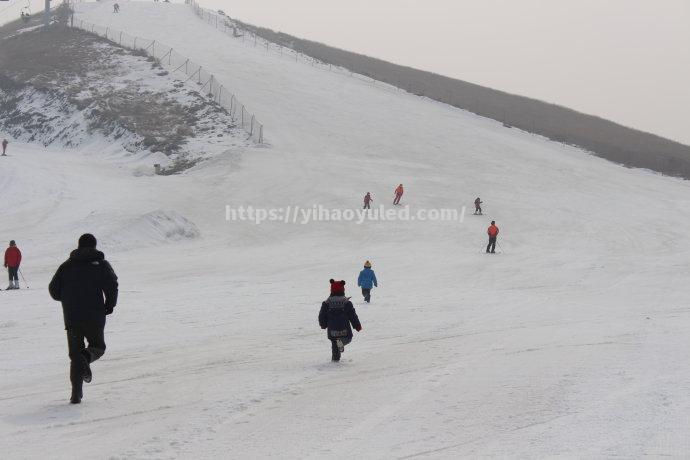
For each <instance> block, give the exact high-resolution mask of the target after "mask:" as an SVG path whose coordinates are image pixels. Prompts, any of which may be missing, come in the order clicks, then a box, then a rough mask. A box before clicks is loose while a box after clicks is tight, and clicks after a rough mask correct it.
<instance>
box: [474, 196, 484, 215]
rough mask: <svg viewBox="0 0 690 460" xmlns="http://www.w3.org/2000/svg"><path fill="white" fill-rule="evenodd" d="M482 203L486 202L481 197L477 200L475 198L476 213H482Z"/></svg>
mask: <svg viewBox="0 0 690 460" xmlns="http://www.w3.org/2000/svg"><path fill="white" fill-rule="evenodd" d="M482 203H484V202H483V201H482V200H481V198H479V197H477V199H476V200H474V215H475V216H476V215H480V216H481V215H482Z"/></svg>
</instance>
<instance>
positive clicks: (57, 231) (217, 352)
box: [0, 2, 690, 458]
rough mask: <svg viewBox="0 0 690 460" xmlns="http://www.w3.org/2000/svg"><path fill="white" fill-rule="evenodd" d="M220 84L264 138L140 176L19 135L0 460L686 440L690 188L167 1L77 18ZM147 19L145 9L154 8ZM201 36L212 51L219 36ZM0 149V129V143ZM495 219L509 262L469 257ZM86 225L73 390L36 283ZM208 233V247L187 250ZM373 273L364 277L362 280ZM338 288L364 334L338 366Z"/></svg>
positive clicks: (644, 448)
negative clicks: (331, 317)
mask: <svg viewBox="0 0 690 460" xmlns="http://www.w3.org/2000/svg"><path fill="white" fill-rule="evenodd" d="M80 8H81V9H82V10H83V12H82V16H83V17H84V19H87V20H90V21H92V22H95V23H99V24H102V25H110V26H112V27H115V28H120V29H124V30H126V31H128V32H130V33H134V34H140V35H142V36H146V37H150V38H155V39H158V40H161V41H164V42H166V43H169V44H171V45H173V46H175V47H176V49H178V50H179V51H180V52H181V53H182V54H185V55H188V56H191V57H193V59H194V60H196V61H197V62H200V63H201V64H202V65H206V66H208V68H209V70H210V71H212V72H214V73H216V74H217V75H218V76H219V78H221V79H222V80H223V83H226V84H227V85H228V86H230V87H232V88H233V90H234V91H236V92H237V94H238V96H239V97H241V98H242V100H243V101H245V103H246V104H247V106H248V107H249V108H250V110H252V111H254V112H256V113H257V116H258V117H259V118H260V119H261V120H262V121H264V122H265V126H266V131H265V132H266V137H267V139H268V140H269V142H270V143H271V148H265V149H252V150H251V151H249V152H247V153H245V154H244V155H239V154H233V155H220V156H217V157H215V158H213V159H211V160H209V161H208V162H205V163H203V164H202V165H200V166H198V167H196V168H194V169H192V170H190V171H189V172H188V173H186V174H184V175H180V176H173V177H148V176H145V177H141V176H139V175H137V171H139V170H141V168H142V167H143V166H145V165H148V163H149V162H150V160H149V159H147V158H134V157H132V156H125V155H124V154H123V153H122V152H120V151H117V149H114V148H109V147H107V146H104V145H103V144H102V143H99V142H98V141H94V142H95V143H94V144H93V145H85V146H83V147H82V149H81V150H79V151H62V150H56V149H44V148H43V147H36V146H30V145H18V144H13V145H12V146H11V147H12V149H11V152H10V153H11V155H12V156H10V157H7V158H2V157H0V197H2V198H1V199H2V203H3V205H4V206H3V208H4V209H6V211H5V212H4V214H3V218H2V219H1V220H0V238H4V239H5V240H9V239H10V238H14V239H16V240H17V242H18V243H19V245H20V247H21V248H22V250H23V251H24V253H25V263H24V266H23V270H24V274H25V275H26V276H27V279H28V281H29V283H30V286H31V289H29V290H22V291H19V292H3V293H1V294H0V297H1V298H2V300H1V301H0V302H1V303H0V305H1V306H2V317H0V341H1V342H2V346H1V347H0V370H1V373H2V379H1V380H0V446H2V448H3V449H2V451H3V457H9V458H31V457H32V458H39V457H46V456H47V457H50V458H77V457H78V458H266V457H277V458H337V457H343V456H345V455H347V456H356V457H359V458H412V457H419V458H458V457H476V456H482V457H523V458H524V457H551V456H563V457H642V456H654V457H656V456H673V457H683V456H685V455H687V452H689V451H690V440H689V438H688V435H687V433H688V428H689V427H690V416H689V415H688V413H689V411H690V397H689V396H688V394H689V393H690V383H689V382H690V364H688V362H687V358H686V355H687V352H686V351H687V350H688V349H689V347H690V335H688V333H687V329H688V327H689V326H690V307H688V305H687V298H688V295H689V294H690V286H689V285H688V283H687V282H686V277H687V273H688V270H689V269H690V257H689V255H690V241H689V240H688V237H687V231H686V229H687V228H688V226H690V217H689V216H688V214H687V212H686V210H687V209H688V205H690V198H688V196H690V195H689V194H688V191H689V189H690V185H689V184H688V183H687V182H683V181H680V180H677V179H671V178H665V177H661V176H658V175H655V174H652V173H649V172H646V171H640V170H630V169H625V168H622V167H619V166H617V165H614V164H611V163H608V162H606V161H604V160H601V159H599V158H596V157H593V156H591V155H587V154H586V153H584V152H581V151H578V150H575V149H572V148H569V147H563V146H561V145H558V144H554V143H551V142H547V141H545V140H543V139H540V138H537V137H534V136H531V135H528V134H525V133H520V132H517V131H515V130H510V129H505V128H503V127H501V126H500V124H498V123H495V122H492V121H488V120H484V119H480V118H478V117H475V116H472V115H468V114H466V113H464V112H462V111H458V110H455V109H451V108H449V107H446V106H444V105H442V104H438V103H435V102H430V101H426V100H422V99H419V98H417V97H414V96H410V95H406V94H403V93H400V92H396V91H391V90H390V89H386V88H381V87H378V86H372V85H371V84H366V83H364V82H362V81H360V80H357V79H352V78H349V77H347V76H343V75H337V74H333V73H329V72H325V71H322V70H319V69H314V68H311V67H310V66H308V65H305V64H304V63H302V62H294V61H290V60H288V59H281V58H280V57H279V56H273V55H267V54H265V52H262V50H261V49H260V48H257V49H254V48H251V47H248V46H247V45H246V44H242V42H241V41H237V40H234V39H232V38H231V37H228V36H225V35H223V34H221V33H217V32H216V31H215V30H214V29H211V28H209V27H208V26H206V25H205V24H204V23H203V22H202V21H201V20H198V19H197V18H196V17H195V16H194V15H193V14H192V12H191V11H190V10H188V9H187V8H185V7H184V6H182V5H167V4H154V3H134V2H127V3H122V13H121V14H120V15H113V14H112V13H111V11H112V5H111V4H110V3H108V2H101V3H100V4H97V5H91V4H86V5H80ZM154 15H157V16H156V20H155V21H154V20H152V19H151V18H152V17H154ZM211 43H217V44H216V45H214V46H211ZM0 135H2V133H0ZM400 182H402V183H404V184H405V186H406V190H407V191H406V195H405V197H404V204H407V205H410V207H411V208H413V209H421V208H431V207H435V208H451V207H456V208H457V207H460V206H463V205H470V204H471V202H472V201H473V200H474V198H475V197H476V196H481V197H482V199H483V200H484V202H485V208H486V215H485V216H484V217H476V216H472V215H468V216H467V217H466V219H465V222H464V223H424V222H395V223H394V222H367V223H365V224H364V225H359V226H358V225H356V224H354V223H347V224H346V223H340V224H337V223H333V222H330V223H329V222H321V223H313V224H310V225H307V226H300V225H291V224H282V223H275V222H274V223H267V224H263V225H260V226H255V225H253V224H251V223H247V222H244V223H239V222H233V223H228V222H225V220H224V218H225V205H226V204H229V205H233V206H239V205H254V206H287V205H300V206H305V207H308V206H311V205H312V204H322V205H324V206H331V207H337V208H341V209H345V208H354V207H357V206H359V204H360V200H361V197H362V196H363V195H364V193H365V192H366V191H371V192H372V194H373V195H374V199H375V200H376V201H375V203H376V204H379V203H382V204H386V205H387V204H388V203H389V201H390V199H391V194H392V191H393V188H394V187H395V185H397V184H398V183H400ZM491 219H496V220H497V221H498V224H499V226H500V227H501V230H502V234H501V236H502V237H503V238H502V239H501V244H502V246H503V248H504V249H505V251H506V252H505V253H504V254H501V255H496V256H487V255H485V254H482V253H480V250H481V247H482V245H483V244H485V230H486V226H487V224H488V221H489V220H491ZM84 231H92V232H94V233H95V234H96V235H97V236H98V237H99V238H100V239H101V242H102V244H101V247H102V249H103V250H104V251H105V252H106V254H107V256H108V258H109V259H110V260H111V262H112V263H113V265H114V267H115V269H116V271H117V272H118V274H119V275H120V280H121V289H122V291H121V292H122V294H121V300H120V305H119V306H118V308H117V309H116V311H115V314H114V315H113V316H112V317H110V320H109V323H108V326H107V343H108V351H107V352H106V355H105V356H104V358H103V359H102V361H100V362H98V363H97V364H95V365H94V382H93V383H91V384H90V385H86V386H85V399H84V403H83V404H82V405H80V406H77V407H73V406H69V405H68V404H66V403H67V398H68V395H69V382H68V376H67V356H66V354H67V352H66V348H67V347H66V341H65V339H64V331H62V328H61V321H62V320H61V312H60V308H59V305H57V304H55V303H54V302H52V301H51V300H50V299H49V297H48V295H47V289H46V285H47V283H48V281H49V279H50V276H51V275H52V272H53V271H54V269H55V268H56V267H57V265H58V264H59V263H60V262H61V261H62V260H63V259H64V257H65V256H66V254H67V253H68V251H69V250H70V249H71V248H72V246H73V245H74V241H75V240H76V238H77V237H78V235H79V234H80V233H82V232H84ZM197 231H198V236H196V235H197ZM365 259H370V260H372V261H373V263H374V269H375V270H376V273H377V275H378V277H379V280H380V285H381V287H380V288H379V289H376V290H374V293H373V304H371V305H362V304H361V300H360V299H361V296H359V295H358V293H357V292H356V289H355V287H354V284H355V277H356V274H357V272H358V271H359V269H360V266H361V263H362V262H363V261H364V260H365ZM331 277H337V278H344V279H346V280H347V281H348V286H347V289H348V292H349V294H351V295H354V300H356V302H355V303H356V306H357V308H358V313H359V315H360V318H361V320H362V322H363V325H364V331H363V332H362V333H361V334H357V335H356V337H355V340H354V342H353V344H352V345H351V346H350V347H348V349H347V351H346V354H345V360H344V361H343V362H341V363H340V364H338V365H333V364H331V363H330V362H329V358H330V350H329V344H328V342H327V341H326V340H325V336H324V333H323V332H322V331H321V330H320V329H319V328H318V325H317V322H316V315H317V312H318V307H319V305H320V302H321V301H322V300H323V299H324V298H325V297H326V294H327V289H328V279H329V278H331Z"/></svg>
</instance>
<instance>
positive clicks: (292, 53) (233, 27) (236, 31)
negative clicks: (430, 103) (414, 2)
mask: <svg viewBox="0 0 690 460" xmlns="http://www.w3.org/2000/svg"><path fill="white" fill-rule="evenodd" d="M186 3H187V4H188V5H190V6H191V7H192V9H193V10H194V13H195V14H196V15H197V16H199V17H200V18H201V19H203V20H204V21H205V22H206V23H207V24H209V25H211V26H212V27H215V28H216V29H218V30H219V31H221V32H224V33H226V34H227V35H229V36H231V37H233V38H235V39H237V40H239V41H241V42H242V43H245V44H246V45H248V46H253V47H257V48H261V49H264V50H265V51H266V52H267V53H271V54H273V55H276V56H282V57H283V58H286V59H291V60H294V61H296V62H303V63H305V64H308V65H310V66H312V67H318V68H320V69H322V70H328V71H330V72H335V73H339V74H342V75H347V76H350V77H352V78H356V79H358V80H361V81H364V82H366V83H370V84H372V85H375V86H379V87H383V88H385V89H389V90H391V91H405V90H404V89H402V88H399V87H396V86H394V85H390V84H388V83H385V82H381V81H378V80H376V79H374V78H371V77H368V76H366V75H362V74H358V73H356V72H352V71H351V70H349V69H346V68H344V67H341V66H337V65H333V64H330V63H328V62H324V61H321V60H319V59H316V58H313V57H311V56H309V55H307V54H304V53H301V52H299V51H297V50H294V49H292V48H290V47H289V46H284V45H281V44H279V43H275V42H272V41H270V40H267V39H265V38H263V37H260V36H258V35H257V34H256V33H254V32H252V31H251V30H248V29H247V28H246V27H243V26H242V24H241V23H240V22H238V21H235V20H233V19H232V18H231V17H230V16H228V15H226V14H225V13H222V14H221V13H220V12H216V11H212V10H209V9H208V8H203V7H202V6H200V5H199V4H198V3H197V2H196V0H186Z"/></svg>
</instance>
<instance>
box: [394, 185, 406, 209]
mask: <svg viewBox="0 0 690 460" xmlns="http://www.w3.org/2000/svg"><path fill="white" fill-rule="evenodd" d="M403 192H404V190H403V185H402V184H400V185H398V188H396V189H395V199H394V200H393V204H400V199H401V198H402V196H403Z"/></svg>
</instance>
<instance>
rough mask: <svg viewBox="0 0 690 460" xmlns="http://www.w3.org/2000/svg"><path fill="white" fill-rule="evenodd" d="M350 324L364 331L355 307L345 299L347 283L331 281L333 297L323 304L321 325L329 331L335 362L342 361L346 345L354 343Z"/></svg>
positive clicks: (320, 315) (320, 318)
mask: <svg viewBox="0 0 690 460" xmlns="http://www.w3.org/2000/svg"><path fill="white" fill-rule="evenodd" d="M350 324H352V327H354V328H355V329H356V330H357V332H360V331H361V330H362V325H361V324H360V322H359V318H358V317H357V312H356V311H355V307H354V305H352V302H350V299H349V298H347V297H345V281H334V280H331V296H330V297H329V298H328V299H326V301H325V302H323V303H322V304H321V311H319V325H320V326H321V329H328V331H327V334H328V339H329V340H330V341H331V353H332V360H333V361H336V362H337V361H340V355H341V353H343V352H344V351H345V345H347V344H349V343H350V342H352V328H351V327H350Z"/></svg>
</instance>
